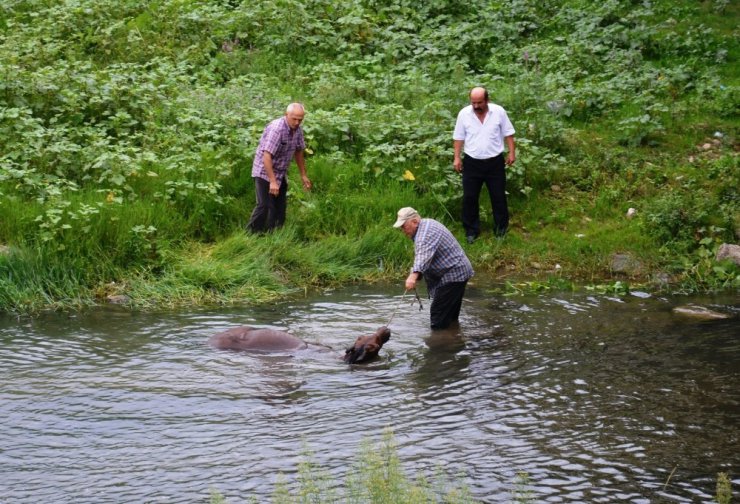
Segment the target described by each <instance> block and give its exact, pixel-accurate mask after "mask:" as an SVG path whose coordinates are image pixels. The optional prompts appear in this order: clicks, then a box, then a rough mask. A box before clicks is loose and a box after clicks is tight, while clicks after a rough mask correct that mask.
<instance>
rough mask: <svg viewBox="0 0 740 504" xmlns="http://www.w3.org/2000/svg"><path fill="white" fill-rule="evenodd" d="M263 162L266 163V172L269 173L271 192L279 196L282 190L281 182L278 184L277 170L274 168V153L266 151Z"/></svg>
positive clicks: (263, 154)
mask: <svg viewBox="0 0 740 504" xmlns="http://www.w3.org/2000/svg"><path fill="white" fill-rule="evenodd" d="M262 164H264V165H265V173H267V179H268V180H269V181H270V194H272V195H273V196H277V195H278V193H279V192H280V184H278V181H277V179H276V178H275V171H274V170H273V169H272V154H270V153H269V152H267V151H264V152H263V153H262Z"/></svg>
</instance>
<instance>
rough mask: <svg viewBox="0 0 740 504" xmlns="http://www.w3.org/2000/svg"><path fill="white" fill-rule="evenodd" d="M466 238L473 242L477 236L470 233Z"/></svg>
mask: <svg viewBox="0 0 740 504" xmlns="http://www.w3.org/2000/svg"><path fill="white" fill-rule="evenodd" d="M465 239H466V240H468V243H473V242H474V241H475V236H473V235H468V236H466V237H465Z"/></svg>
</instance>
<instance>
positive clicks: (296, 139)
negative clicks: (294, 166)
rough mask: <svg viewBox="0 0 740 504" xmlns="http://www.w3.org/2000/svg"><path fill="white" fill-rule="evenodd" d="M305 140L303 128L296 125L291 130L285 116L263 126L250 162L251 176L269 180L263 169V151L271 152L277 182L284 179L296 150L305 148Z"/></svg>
mask: <svg viewBox="0 0 740 504" xmlns="http://www.w3.org/2000/svg"><path fill="white" fill-rule="evenodd" d="M305 148H306V142H305V140H304V139H303V130H302V129H301V127H300V126H299V127H297V128H296V129H295V130H294V131H292V132H291V130H290V127H289V126H288V123H287V121H286V120H285V117H280V118H278V119H275V120H274V121H272V122H271V123H270V124H268V125H267V126H266V127H265V131H264V132H263V133H262V137H261V138H260V143H259V145H258V146H257V152H256V153H255V154H254V162H253V163H252V176H253V177H259V178H261V179H264V180H267V181H268V182H269V181H270V179H269V178H267V172H266V171H265V163H264V162H263V161H262V155H263V154H264V152H265V151H267V152H269V153H270V154H272V170H273V172H274V173H275V179H277V181H278V183H280V182H282V181H283V179H285V174H286V173H287V172H288V166H289V165H290V161H291V160H292V159H293V156H294V155H295V152H296V151H297V150H305Z"/></svg>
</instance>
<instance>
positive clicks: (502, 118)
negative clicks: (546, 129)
mask: <svg viewBox="0 0 740 504" xmlns="http://www.w3.org/2000/svg"><path fill="white" fill-rule="evenodd" d="M514 133H515V131H514V126H512V124H511V121H509V116H507V115H506V111H505V110H504V109H503V107H501V106H499V105H496V104H494V103H491V102H489V101H488V91H487V90H486V89H485V88H482V87H476V88H473V89H472V90H471V91H470V105H468V106H467V107H465V108H463V109H462V110H461V111H460V112H459V113H458V114H457V122H456V123H455V131H454V133H453V134H452V139H453V141H454V147H455V159H454V161H453V167H454V168H455V171H457V172H458V173H462V183H463V202H462V223H463V227H464V228H465V236H466V238H467V240H468V243H473V241H474V240H475V239H476V238H477V237H478V235H479V234H480V212H479V206H478V199H479V197H480V191H481V188H482V187H483V184H486V187H487V188H488V196H489V198H490V199H491V209H492V211H493V223H494V224H493V225H494V233H495V235H496V236H503V235H504V234H506V231H507V229H508V228H509V207H508V205H507V203H506V165H512V164H514V161H516V150H515V145H514ZM504 143H505V144H506V147H507V148H508V154H507V155H506V157H504Z"/></svg>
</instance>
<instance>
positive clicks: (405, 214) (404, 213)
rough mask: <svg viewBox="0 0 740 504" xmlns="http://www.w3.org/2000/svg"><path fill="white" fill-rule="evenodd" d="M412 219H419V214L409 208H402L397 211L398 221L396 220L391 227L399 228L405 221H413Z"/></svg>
mask: <svg viewBox="0 0 740 504" xmlns="http://www.w3.org/2000/svg"><path fill="white" fill-rule="evenodd" d="M414 217H417V218H419V219H421V216H420V215H419V212H417V211H416V210H414V209H413V208H411V207H403V208H402V209H400V210H399V211H398V219H396V223H395V224H393V227H394V228H400V227H401V226H403V225H404V223H405V222H406V221H407V220H410V219H413V218H414Z"/></svg>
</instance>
